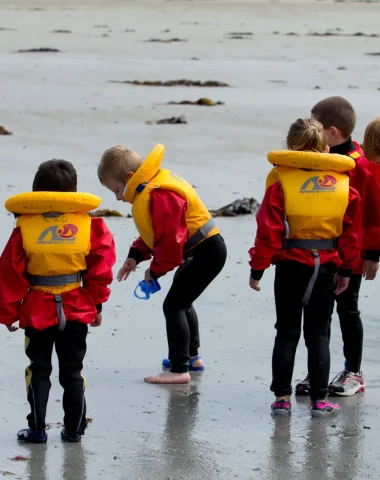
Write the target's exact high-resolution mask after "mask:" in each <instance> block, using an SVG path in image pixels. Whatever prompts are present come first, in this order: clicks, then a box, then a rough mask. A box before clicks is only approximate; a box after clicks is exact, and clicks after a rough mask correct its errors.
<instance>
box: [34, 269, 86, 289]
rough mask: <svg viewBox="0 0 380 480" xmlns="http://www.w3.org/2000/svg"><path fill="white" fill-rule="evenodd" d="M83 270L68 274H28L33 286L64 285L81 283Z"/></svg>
mask: <svg viewBox="0 0 380 480" xmlns="http://www.w3.org/2000/svg"><path fill="white" fill-rule="evenodd" d="M81 277H82V272H77V273H70V274H68V275H46V276H45V275H28V280H29V283H30V285H31V286H32V287H64V286H65V285H70V284H71V283H80V281H81Z"/></svg>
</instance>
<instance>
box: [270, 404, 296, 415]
mask: <svg viewBox="0 0 380 480" xmlns="http://www.w3.org/2000/svg"><path fill="white" fill-rule="evenodd" d="M271 410H272V415H274V416H276V417H277V416H280V415H289V413H291V411H292V404H291V402H286V401H285V400H281V401H280V402H273V403H272V405H271Z"/></svg>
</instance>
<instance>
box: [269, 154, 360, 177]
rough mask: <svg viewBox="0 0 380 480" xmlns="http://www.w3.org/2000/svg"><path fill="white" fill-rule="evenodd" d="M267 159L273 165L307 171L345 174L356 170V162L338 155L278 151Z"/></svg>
mask: <svg viewBox="0 0 380 480" xmlns="http://www.w3.org/2000/svg"><path fill="white" fill-rule="evenodd" d="M267 157H268V161H269V163H271V164H272V165H280V166H282V167H291V168H300V169H305V170H322V171H323V170H329V171H333V172H337V173H344V172H348V171H349V170H353V169H354V168H355V161H354V160H352V158H350V157H347V156H346V155H338V154H336V153H318V152H298V151H294V150H277V151H274V152H269V153H268V156H267Z"/></svg>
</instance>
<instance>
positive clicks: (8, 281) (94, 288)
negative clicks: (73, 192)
mask: <svg viewBox="0 0 380 480" xmlns="http://www.w3.org/2000/svg"><path fill="white" fill-rule="evenodd" d="M90 241H91V250H90V253H89V254H88V255H87V257H86V262H87V270H86V271H85V272H84V274H83V277H82V282H83V287H80V288H77V289H75V290H71V291H70V292H65V293H62V303H63V310H64V312H65V316H66V320H67V321H70V320H77V321H79V322H82V323H87V324H89V323H92V322H93V320H94V318H95V315H96V314H97V312H98V311H101V305H102V304H103V303H104V302H106V301H107V300H108V297H109V295H110V289H109V288H108V285H110V284H111V283H112V278H113V277H112V267H113V265H114V263H115V261H116V252H115V244H114V240H113V236H112V234H111V232H110V231H109V230H108V228H107V225H106V224H105V223H104V221H103V220H102V219H101V218H92V219H91V239H90ZM26 265H27V258H26V255H25V251H24V248H23V239H22V236H21V230H20V228H19V227H17V228H15V229H14V230H13V233H12V235H11V237H10V239H9V240H8V243H7V245H6V247H5V249H4V251H3V254H2V255H1V258H0V323H2V324H4V325H12V323H15V322H17V321H18V320H19V321H20V328H27V327H33V328H36V329H37V330H44V329H45V328H49V327H52V326H54V325H57V324H58V317H57V308H56V304H55V302H54V296H53V295H51V294H48V293H45V292H41V291H37V290H31V289H29V281H28V279H27V276H26Z"/></svg>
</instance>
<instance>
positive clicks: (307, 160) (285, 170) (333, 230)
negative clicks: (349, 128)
mask: <svg viewBox="0 0 380 480" xmlns="http://www.w3.org/2000/svg"><path fill="white" fill-rule="evenodd" d="M268 160H269V162H270V163H272V164H274V165H276V166H275V168H273V169H272V170H271V172H270V173H269V175H268V177H267V188H268V187H269V186H270V185H272V184H274V183H275V182H279V183H280V184H281V190H282V193H283V196H284V209H285V219H284V221H285V227H286V230H287V231H286V239H290V240H292V239H294V240H296V239H304V240H331V239H335V238H337V237H339V235H341V233H342V227H343V218H344V214H345V212H346V209H347V205H348V197H349V178H348V176H347V175H345V174H344V173H343V172H347V171H349V170H352V169H353V168H355V162H354V160H352V159H351V158H349V157H347V156H345V155H337V154H327V153H314V152H297V151H290V150H289V151H276V152H270V153H269V154H268ZM289 245H291V243H290V242H289ZM293 245H294V243H293ZM300 245H301V244H300ZM306 245H307V244H306ZM309 245H311V246H312V245H313V244H312V243H309ZM316 245H318V244H315V246H314V248H313V247H311V248H310V249H318V247H317V246H316ZM320 245H323V244H322V243H321V244H320ZM325 245H328V244H327V243H326V244H325ZM288 248H289V247H288ZM290 248H291V247H290ZM295 248H296V247H295ZM300 248H306V247H300ZM325 248H326V247H325ZM325 248H323V247H322V248H321V249H325ZM327 248H331V247H327Z"/></svg>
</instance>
